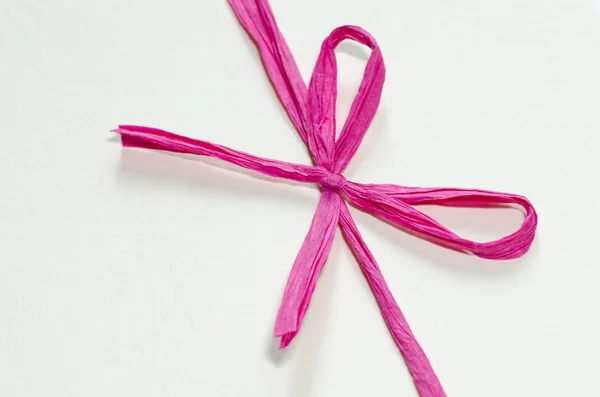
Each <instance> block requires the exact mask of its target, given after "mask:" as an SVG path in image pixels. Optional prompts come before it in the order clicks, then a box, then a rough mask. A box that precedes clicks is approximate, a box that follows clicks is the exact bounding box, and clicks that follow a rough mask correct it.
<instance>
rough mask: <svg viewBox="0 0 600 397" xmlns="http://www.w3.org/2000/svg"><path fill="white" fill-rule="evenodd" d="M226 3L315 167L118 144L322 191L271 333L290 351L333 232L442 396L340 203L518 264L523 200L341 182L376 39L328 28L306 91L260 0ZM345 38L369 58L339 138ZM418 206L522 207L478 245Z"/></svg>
mask: <svg viewBox="0 0 600 397" xmlns="http://www.w3.org/2000/svg"><path fill="white" fill-rule="evenodd" d="M229 3H230V4H231V6H232V8H233V10H234V11H235V13H236V15H237V17H238V19H239V21H240V22H241V24H242V25H243V26H244V28H245V29H246V30H247V31H248V33H249V34H250V36H251V37H252V39H253V40H254V42H255V43H256V46H257V47H258V50H259V52H260V55H261V57H262V59H263V62H264V65H265V68H266V70H267V73H268V74H269V77H270V78H271V81H272V83H273V86H274V88H275V90H276V91H277V94H278V95H279V98H280V99H281V102H282V104H283V106H284V107H285V109H286V110H287V113H288V115H289V117H290V119H291V121H292V123H293V124H294V126H295V127H296V129H297V130H298V133H299V134H300V136H301V137H302V139H303V140H304V142H305V143H306V145H307V146H308V149H309V150H310V153H311V154H312V157H313V159H314V162H315V164H316V165H302V164H293V163H288V162H285V161H279V160H271V159H266V158H261V157H257V156H253V155H251V154H247V153H243V152H240V151H237V150H234V149H230V148H227V147H224V146H221V145H217V144H214V143H209V142H206V141H201V140H196V139H191V138H186V137H184V136H180V135H176V134H172V133H170V132H166V131H162V130H158V129H154V128H148V127H139V126H132V125H121V126H119V128H118V129H116V130H114V131H115V132H117V133H119V134H121V137H122V143H123V146H129V147H138V148H147V149H156V150H166V151H170V152H177V153H191V154H196V155H201V156H211V157H216V158H219V159H221V160H224V161H227V162H230V163H233V164H236V165H238V166H241V167H244V168H247V169H251V170H254V171H257V172H260V173H262V174H265V175H269V176H273V177H278V178H284V179H288V180H293V181H298V182H306V183H314V184H318V185H319V186H320V187H321V190H322V195H321V199H320V202H319V205H318V207H317V211H316V213H315V216H314V218H313V220H312V224H311V226H310V229H309V231H308V235H307V236H306V238H305V240H304V243H303V244H302V247H301V249H300V252H299V253H298V256H297V257H296V260H295V262H294V265H293V267H292V271H291V273H290V276H289V279H288V281H287V285H286V287H285V291H284V293H283V299H282V303H281V307H280V309H279V313H278V314H277V320H276V322H275V335H276V336H278V337H281V347H282V348H283V347H285V346H287V345H288V344H289V343H290V342H291V341H292V339H293V338H294V336H296V334H297V333H298V331H299V329H300V325H301V323H302V319H303V318H304V315H305V313H306V310H307V309H308V305H309V303H310V299H311V296H312V293H313V291H314V289H315V285H316V282H317V277H318V275H319V272H320V271H321V268H322V267H323V265H324V264H325V261H326V259H327V256H328V254H329V251H330V249H331V244H332V242H333V237H334V233H335V229H336V227H337V226H338V225H339V226H340V227H341V230H342V232H343V234H344V237H345V239H346V241H347V242H348V245H349V246H350V248H351V249H352V252H353V253H354V255H355V256H356V259H357V261H358V263H359V264H360V267H361V269H362V271H363V273H364V275H365V277H366V279H367V282H368V283H369V286H370V287H371V289H372V291H373V295H374V296H375V299H376V300H377V303H378V305H379V308H380V310H381V314H382V316H383V318H384V319H385V322H386V324H387V326H388V328H389V331H390V333H391V335H392V337H393V338H394V341H395V342H396V345H397V346H398V348H399V349H400V352H401V353H402V356H403V357H404V360H405V362H406V364H407V367H408V369H409V371H410V373H411V375H412V377H413V380H414V383H415V386H416V389H417V391H418V392H419V395H420V396H421V397H442V396H446V393H445V392H444V390H443V389H442V386H441V385H440V382H439V380H438V378H437V376H436V375H435V372H434V371H433V369H432V367H431V364H430V363H429V360H428V359H427V356H426V355H425V353H424V352H423V350H422V349H421V346H420V345H419V343H418V342H417V340H416V339H415V337H414V335H413V333H412V331H411V329H410V327H409V325H408V323H407V321H406V319H405V318H404V315H403V314H402V312H401V310H400V308H399V306H398V304H397V303H396V301H395V300H394V298H393V296H392V294H391V292H390V291H389V289H388V287H387V285H386V282H385V280H384V278H383V276H382V274H381V271H380V269H379V266H378V265H377V262H376V261H375V258H373V255H372V254H371V252H370V251H369V248H368V247H367V245H366V244H365V242H364V241H363V239H362V237H361V235H360V233H359V231H358V229H357V227H356V224H355V223H354V220H353V219H352V216H351V215H350V212H349V211H348V206H347V204H346V201H345V200H344V199H346V200H348V201H349V202H350V203H351V204H352V205H354V206H355V207H358V208H360V209H362V210H364V211H367V212H370V213H372V214H374V215H376V216H378V217H381V218H384V219H386V220H387V221H389V222H391V223H392V224H394V225H396V226H398V227H400V228H401V229H403V230H405V231H408V232H409V233H412V234H415V235H418V236H420V237H422V238H425V239H427V240H430V241H432V242H434V243H437V244H440V245H442V246H445V247H448V248H451V249H455V250H459V251H463V252H466V253H472V254H474V255H477V256H479V257H482V258H489V259H512V258H517V257H519V256H521V255H523V254H524V253H525V252H526V251H527V250H528V249H529V247H530V245H531V243H532V241H533V238H534V235H535V229H536V225H537V215H536V213H535V210H534V208H533V206H532V205H531V203H530V202H529V200H527V199H526V198H525V197H522V196H518V195H514V194H506V193H497V192H491V191H484V190H466V189H446V188H417V187H406V186H397V185H388V184H361V183H355V182H351V181H348V180H346V178H344V176H342V172H343V171H344V169H345V168H346V166H347V165H348V163H349V162H350V159H351V158H352V156H353V155H354V153H355V152H356V150H357V148H358V146H359V144H360V142H361V140H362V138H363V136H364V134H365V132H366V130H367V128H368V126H369V124H370V123H371V120H372V119H373V116H374V115H375V111H376V110H377V106H378V105H379V100H380V97H381V91H382V88H383V82H384V80H385V66H384V63H383V58H382V55H381V51H380V50H379V47H378V46H377V43H376V42H375V39H374V38H373V37H372V36H371V35H370V34H369V33H368V32H366V31H365V30H363V29H361V28H360V27H357V26H342V27H339V28H337V29H335V30H334V31H333V32H332V33H331V34H330V35H329V37H327V38H326V39H325V41H324V42H323V45H322V47H321V53H320V55H319V58H318V60H317V63H316V65H315V68H314V72H313V75H312V78H311V80H310V84H309V86H308V88H307V87H306V85H305V83H304V81H303V80H302V78H301V76H300V72H299V71H298V67H297V66H296V63H295V62H294V59H293V57H292V54H291V52H290V50H289V48H288V46H287V44H286V42H285V40H284V39H283V36H282V35H281V32H280V31H279V29H278V28H277V25H276V23H275V19H274V17H273V14H272V11H271V9H270V7H269V4H268V3H267V1H266V0H229ZM346 39H350V40H354V41H357V42H359V43H361V44H364V45H366V46H367V47H369V48H371V50H372V52H371V55H370V57H369V60H368V62H367V65H366V68H365V72H364V76H363V80H362V82H361V85H360V88H359V90H358V94H357V95H356V98H355V99H354V102H353V103H352V107H351V109H350V114H349V115H348V118H347V120H346V123H345V124H344V127H343V129H342V131H341V133H340V136H339V138H338V139H336V125H335V102H336V96H337V92H336V90H337V88H336V86H337V66H336V58H335V53H334V49H335V47H336V46H337V45H338V44H339V43H340V42H341V41H343V40H346ZM415 204H437V205H443V206H457V207H466V206H477V207H481V206H494V205H508V204H517V205H520V206H522V207H523V208H524V209H525V213H526V216H525V220H524V222H523V224H522V226H521V228H520V229H519V230H517V231H516V232H514V233H513V234H511V235H509V236H506V237H503V238H501V239H499V240H496V241H491V242H484V243H481V242H475V241H470V240H467V239H464V238H462V237H460V236H458V235H456V234H454V233H453V232H452V231H450V230H448V229H447V228H445V227H444V226H442V225H441V224H439V223H438V222H436V221H435V220H433V219H432V218H430V217H429V216H427V215H425V214H424V213H422V212H420V211H418V210H416V209H415V208H413V207H412V205H415Z"/></svg>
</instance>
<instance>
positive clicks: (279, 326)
mask: <svg viewBox="0 0 600 397" xmlns="http://www.w3.org/2000/svg"><path fill="white" fill-rule="evenodd" d="M341 203H342V199H341V197H340V194H339V193H338V192H337V191H335V190H331V189H323V194H322V195H321V200H320V202H319V206H318V208H317V211H316V213H315V216H314V217H313V220H312V224H311V226H310V229H309V231H308V234H307V235H306V238H305V239H304V243H303V244H302V248H300V252H298V255H297V256H296V260H295V261H294V266H293V267H292V270H291V272H290V275H289V278H288V281H287V284H286V286H285V290H284V293H283V299H282V302H281V306H280V308H279V312H278V313H277V320H276V321H275V336H277V337H281V345H280V347H281V348H284V347H286V346H287V345H289V344H290V342H291V341H292V339H293V338H294V337H295V336H296V334H297V333H298V330H299V329H300V325H301V324H302V319H303V318H304V315H305V314H306V310H307V309H308V305H309V304H310V299H311V296H312V293H313V291H314V289H315V285H316V283H317V277H318V276H319V273H320V271H321V269H322V268H323V265H324V264H325V261H326V260H327V256H328V255H329V251H330V250H331V245H332V243H333V238H334V236H335V230H336V228H337V224H338V221H339V213H340V206H341Z"/></svg>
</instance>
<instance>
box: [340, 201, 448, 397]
mask: <svg viewBox="0 0 600 397" xmlns="http://www.w3.org/2000/svg"><path fill="white" fill-rule="evenodd" d="M340 226H341V228H342V233H343V234H344V237H345V238H346V241H347V242H348V245H349V246H350V248H351V249H352V252H353V253H354V255H355V257H356V259H357V261H358V263H359V265H360V267H361V270H362V272H363V274H364V275H365V278H366V279H367V282H368V284H369V287H370V288H371V290H372V291H373V295H374V296H375V300H376V301H377V304H378V305H379V309H380V310H381V314H382V315H383V318H384V320H385V323H386V324H387V327H388V329H389V331H390V333H391V334H392V338H393V339H394V342H395V343H396V346H398V349H399V350H400V352H401V353H402V356H403V357H404V361H405V362H406V366H407V367H408V370H409V372H410V374H411V376H412V378H413V381H414V383H415V387H416V389H417V391H418V392H419V396H420V397H446V393H445V392H444V389H443V388H442V385H441V384H440V381H439V380H438V378H437V376H436V374H435V372H434V370H433V368H432V367H431V363H430V362H429V360H428V358H427V356H426V355H425V352H424V351H423V349H422V348H421V346H420V345H419V342H417V339H416V338H415V336H414V335H413V333H412V331H411V329H410V326H409V325H408V322H407V321H406V318H405V317H404V315H403V314H402V311H401V310H400V307H399V306H398V303H396V300H395V299H394V297H393V296H392V293H391V292H390V290H389V288H388V286H387V284H386V282H385V279H384V278H383V275H382V274H381V270H380V269H379V266H378V265H377V262H376V261H375V258H374V257H373V254H371V251H370V250H369V248H368V247H367V245H366V244H365V242H364V240H363V238H362V236H361V235H360V232H359V231H358V228H357V227H356V224H355V223H354V220H353V219H352V216H351V215H350V211H349V210H348V207H347V205H346V203H342V206H341V209H340Z"/></svg>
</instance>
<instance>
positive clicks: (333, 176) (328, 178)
mask: <svg viewBox="0 0 600 397" xmlns="http://www.w3.org/2000/svg"><path fill="white" fill-rule="evenodd" d="M346 182H347V181H346V178H344V176H343V175H342V174H337V173H334V172H329V171H328V172H327V174H325V176H324V177H323V178H321V180H319V181H318V182H317V183H318V184H319V186H321V187H323V188H328V189H334V190H341V189H343V188H344V185H346Z"/></svg>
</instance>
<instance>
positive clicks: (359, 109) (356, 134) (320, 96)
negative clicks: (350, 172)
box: [307, 25, 385, 173]
mask: <svg viewBox="0 0 600 397" xmlns="http://www.w3.org/2000/svg"><path fill="white" fill-rule="evenodd" d="M344 40H353V41H356V42H358V43H360V44H364V45H366V46H367V47H369V48H371V49H372V53H371V56H370V57H369V60H368V61H367V65H366V67H365V72H364V74H363V80H362V82H361V84H360V87H359V89H358V93H357V94H356V97H355V98H354V101H353V103H352V106H351V108H350V112H349V114H348V118H347V119H346V122H345V124H344V127H343V128H342V131H341V133H340V137H339V139H338V140H337V141H336V139H335V134H336V115H335V113H336V99H337V61H336V57H335V48H336V47H337V46H338V44H340V43H341V42H342V41H344ZM384 80H385V67H384V64H383V57H382V56H381V52H380V50H379V47H378V46H377V43H376V42H375V39H374V38H373V36H371V35H370V34H369V33H368V32H367V31H366V30H364V29H362V28H360V27H358V26H350V25H347V26H341V27H339V28H337V29H334V30H333V31H332V32H331V34H330V35H329V36H327V37H326V38H325V40H324V41H323V44H322V45H321V52H320V54H319V58H318V59H317V62H316V64H315V68H314V70H313V74H312V77H311V80H310V84H309V87H308V109H309V117H310V121H311V127H312V129H311V131H310V133H309V134H308V139H307V141H308V146H309V148H310V150H311V152H312V153H313V155H314V156H315V160H316V161H317V164H319V165H321V166H323V167H325V168H327V169H328V170H330V171H332V172H335V173H340V172H341V171H343V170H344V168H345V167H346V165H347V164H348V163H349V162H350V159H351V158H352V156H353V155H354V153H355V152H356V149H357V148H358V146H359V145H360V142H361V140H362V138H363V136H364V134H365V132H366V130H367V128H368V127H369V124H370V123H371V120H372V119H373V116H374V115H375V111H376V110H377V106H378V104H379V98H380V97H381V92H382V90H383V82H384Z"/></svg>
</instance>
